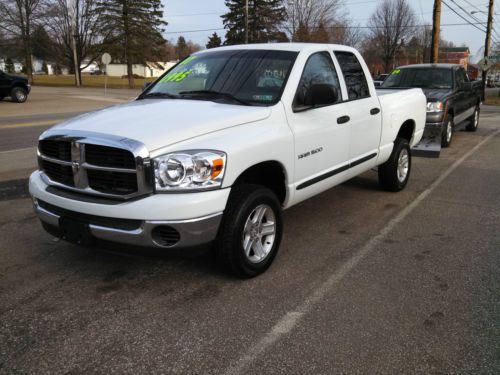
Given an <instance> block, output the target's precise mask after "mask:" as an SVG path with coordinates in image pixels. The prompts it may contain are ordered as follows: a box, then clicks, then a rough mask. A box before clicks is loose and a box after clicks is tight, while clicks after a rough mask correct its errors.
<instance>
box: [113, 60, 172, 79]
mask: <svg viewBox="0 0 500 375" xmlns="http://www.w3.org/2000/svg"><path fill="white" fill-rule="evenodd" d="M175 64H176V62H172V61H168V62H154V63H153V62H147V63H146V64H144V65H143V64H134V65H132V72H133V74H135V75H137V76H139V77H144V78H151V77H159V76H161V75H162V74H163V73H164V72H165V71H167V70H168V69H170V68H171V67H172V66H174V65H175ZM107 74H108V76H110V77H122V76H126V75H127V65H126V64H109V65H108V72H107Z"/></svg>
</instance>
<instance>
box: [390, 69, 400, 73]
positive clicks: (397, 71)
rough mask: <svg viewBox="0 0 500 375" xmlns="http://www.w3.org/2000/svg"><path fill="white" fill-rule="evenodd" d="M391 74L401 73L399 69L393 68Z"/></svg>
mask: <svg viewBox="0 0 500 375" xmlns="http://www.w3.org/2000/svg"><path fill="white" fill-rule="evenodd" d="M391 74H401V69H396V70H393V71H392V73H391Z"/></svg>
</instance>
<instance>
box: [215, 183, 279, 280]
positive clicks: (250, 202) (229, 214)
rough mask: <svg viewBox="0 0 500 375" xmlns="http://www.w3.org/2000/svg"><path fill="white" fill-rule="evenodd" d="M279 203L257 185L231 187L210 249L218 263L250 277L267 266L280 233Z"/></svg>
mask: <svg viewBox="0 0 500 375" xmlns="http://www.w3.org/2000/svg"><path fill="white" fill-rule="evenodd" d="M282 228H283V222H282V216H281V205H280V203H279V201H278V198H277V197H276V195H275V194H274V193H273V192H272V191H271V190H269V189H267V188H264V187H262V186H260V185H240V186H236V187H234V188H233V191H232V192H231V196H230V198H229V202H228V204H227V207H226V210H225V212H224V218H223V219H222V223H221V226H220V228H219V233H218V235H217V239H216V241H215V244H214V245H215V247H214V251H215V254H216V256H217V258H218V260H219V262H220V263H221V264H222V266H223V267H224V268H225V269H226V270H227V271H229V272H231V273H232V274H234V275H236V276H239V277H244V278H248V277H254V276H257V275H259V274H261V273H263V272H264V271H265V270H267V269H268V268H269V266H270V265H271V263H272V262H273V260H274V258H275V256H276V254H277V252H278V248H279V246H280V242H281V236H282Z"/></svg>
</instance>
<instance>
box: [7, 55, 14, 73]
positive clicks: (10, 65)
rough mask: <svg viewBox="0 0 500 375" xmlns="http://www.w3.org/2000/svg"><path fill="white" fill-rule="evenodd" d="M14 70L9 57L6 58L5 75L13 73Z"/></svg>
mask: <svg viewBox="0 0 500 375" xmlns="http://www.w3.org/2000/svg"><path fill="white" fill-rule="evenodd" d="M15 70H16V69H15V67H14V62H13V61H12V59H11V58H10V57H7V60H5V71H6V72H7V73H15Z"/></svg>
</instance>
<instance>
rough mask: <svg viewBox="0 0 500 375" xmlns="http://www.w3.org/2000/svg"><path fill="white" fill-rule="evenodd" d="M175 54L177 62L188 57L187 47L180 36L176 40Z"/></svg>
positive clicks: (184, 40)
mask: <svg viewBox="0 0 500 375" xmlns="http://www.w3.org/2000/svg"><path fill="white" fill-rule="evenodd" d="M175 54H176V57H177V60H182V59H183V58H185V57H187V56H188V55H189V47H188V45H187V43H186V39H185V38H184V37H183V36H182V35H181V36H180V37H179V39H177V44H176V45H175Z"/></svg>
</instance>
